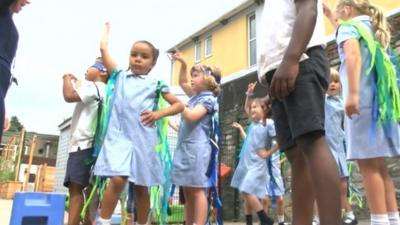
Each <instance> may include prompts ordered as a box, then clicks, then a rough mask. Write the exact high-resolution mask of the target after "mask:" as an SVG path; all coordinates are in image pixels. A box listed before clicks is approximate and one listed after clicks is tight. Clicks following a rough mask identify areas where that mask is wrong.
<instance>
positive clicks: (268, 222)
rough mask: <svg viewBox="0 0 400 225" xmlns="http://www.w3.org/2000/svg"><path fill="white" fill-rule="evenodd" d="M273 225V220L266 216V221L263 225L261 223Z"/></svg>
mask: <svg viewBox="0 0 400 225" xmlns="http://www.w3.org/2000/svg"><path fill="white" fill-rule="evenodd" d="M273 224H274V220H273V219H272V218H271V217H269V216H267V221H266V222H265V223H261V225H273Z"/></svg>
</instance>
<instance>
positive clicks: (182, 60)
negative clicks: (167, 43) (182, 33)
mask: <svg viewBox="0 0 400 225" xmlns="http://www.w3.org/2000/svg"><path fill="white" fill-rule="evenodd" d="M172 59H173V60H176V61H178V62H180V63H182V64H185V63H186V61H185V57H184V56H183V54H182V52H180V51H179V50H178V49H175V50H174V52H173V53H172Z"/></svg>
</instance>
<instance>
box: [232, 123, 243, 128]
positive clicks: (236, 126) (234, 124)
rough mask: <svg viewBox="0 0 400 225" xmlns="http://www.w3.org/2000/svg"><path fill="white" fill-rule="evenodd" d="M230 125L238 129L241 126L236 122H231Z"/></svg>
mask: <svg viewBox="0 0 400 225" xmlns="http://www.w3.org/2000/svg"><path fill="white" fill-rule="evenodd" d="M232 127H233V128H236V129H240V128H241V127H242V125H240V124H239V123H238V122H233V123H232Z"/></svg>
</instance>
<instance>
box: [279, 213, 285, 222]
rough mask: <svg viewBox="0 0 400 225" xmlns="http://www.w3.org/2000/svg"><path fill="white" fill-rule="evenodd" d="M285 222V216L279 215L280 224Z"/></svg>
mask: <svg viewBox="0 0 400 225" xmlns="http://www.w3.org/2000/svg"><path fill="white" fill-rule="evenodd" d="M283 222H285V215H278V223H283Z"/></svg>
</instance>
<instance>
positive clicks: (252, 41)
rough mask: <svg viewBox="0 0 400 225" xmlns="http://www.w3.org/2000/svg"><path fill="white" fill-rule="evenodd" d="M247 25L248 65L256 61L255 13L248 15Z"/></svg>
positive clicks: (252, 64) (254, 63)
mask: <svg viewBox="0 0 400 225" xmlns="http://www.w3.org/2000/svg"><path fill="white" fill-rule="evenodd" d="M248 27H249V31H248V32H249V48H248V49H249V66H254V65H256V63H257V43H256V15H254V14H252V15H250V16H249V17H248Z"/></svg>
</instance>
